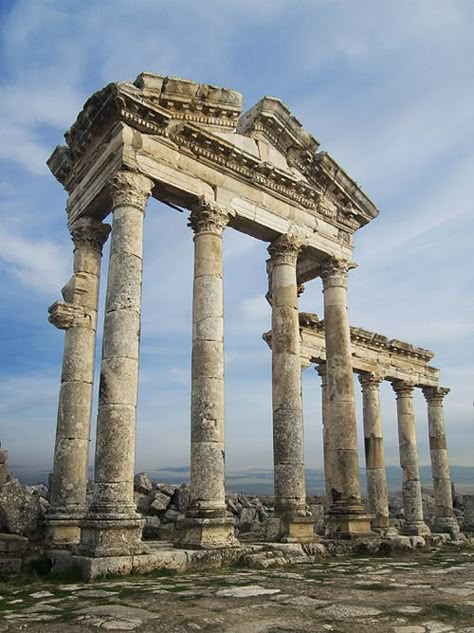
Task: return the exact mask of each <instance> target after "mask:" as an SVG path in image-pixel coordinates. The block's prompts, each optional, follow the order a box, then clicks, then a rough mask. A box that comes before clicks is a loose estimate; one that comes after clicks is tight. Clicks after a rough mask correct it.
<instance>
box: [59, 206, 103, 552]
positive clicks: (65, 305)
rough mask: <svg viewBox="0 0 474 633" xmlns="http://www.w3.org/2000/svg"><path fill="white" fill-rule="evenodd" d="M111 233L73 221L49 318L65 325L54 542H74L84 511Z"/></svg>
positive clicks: (88, 222)
mask: <svg viewBox="0 0 474 633" xmlns="http://www.w3.org/2000/svg"><path fill="white" fill-rule="evenodd" d="M109 232H110V226H109V225H107V224H102V223H101V222H99V221H97V220H95V219H93V218H90V217H84V218H81V219H79V220H77V221H76V222H75V223H74V225H73V226H72V227H71V235H72V239H73V243H74V258H73V271H74V274H73V276H72V278H71V279H70V281H69V282H68V283H67V285H66V286H65V287H64V288H63V291H62V294H63V298H64V302H56V303H54V304H53V305H52V306H51V307H50V309H49V313H50V314H49V320H50V322H51V323H53V324H54V325H55V326H56V327H58V328H60V329H64V330H65V337H64V355H63V367H62V374H61V388H60V392H59V404H58V415H57V427H56V443H55V449H54V465H53V477H52V484H51V492H50V503H51V506H50V509H49V511H48V515H47V523H48V528H49V530H48V531H49V539H50V540H51V541H52V542H53V543H55V544H56V545H60V544H62V545H67V544H73V543H75V542H78V540H79V527H78V519H79V518H81V517H82V516H83V514H84V512H85V510H86V493H87V479H88V476H87V469H88V463H89V436H90V427H91V411H92V397H93V382H94V357H95V343H96V334H97V309H98V299H99V276H100V265H101V257H102V247H103V244H104V242H105V240H106V239H107V236H108V235H109Z"/></svg>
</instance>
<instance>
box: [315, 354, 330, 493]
mask: <svg viewBox="0 0 474 633" xmlns="http://www.w3.org/2000/svg"><path fill="white" fill-rule="evenodd" d="M315 369H316V371H317V372H318V374H319V375H320V377H321V415H322V422H323V461H324V484H325V490H326V503H327V504H328V505H329V503H330V499H331V489H332V481H331V451H330V448H329V439H330V433H329V430H328V413H327V409H328V382H327V375H326V363H321V364H320V365H317V366H316V367H315Z"/></svg>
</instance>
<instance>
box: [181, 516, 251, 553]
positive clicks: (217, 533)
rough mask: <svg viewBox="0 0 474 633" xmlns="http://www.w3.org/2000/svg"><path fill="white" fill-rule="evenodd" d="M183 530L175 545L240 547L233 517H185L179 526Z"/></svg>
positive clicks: (214, 547) (201, 547) (203, 547)
mask: <svg viewBox="0 0 474 633" xmlns="http://www.w3.org/2000/svg"><path fill="white" fill-rule="evenodd" d="M176 527H177V528H178V530H179V531H180V532H181V534H180V536H179V537H178V539H177V541H176V543H175V545H176V547H186V548H188V549H221V548H226V547H240V543H239V541H238V539H236V538H235V536H234V521H233V519H231V518H227V517H221V518H207V519H203V518H199V517H192V518H185V519H182V521H179V522H178V524H177V526H176Z"/></svg>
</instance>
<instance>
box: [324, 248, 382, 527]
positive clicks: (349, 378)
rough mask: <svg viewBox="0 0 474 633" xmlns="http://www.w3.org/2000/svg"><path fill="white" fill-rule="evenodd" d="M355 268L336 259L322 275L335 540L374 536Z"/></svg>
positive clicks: (331, 523) (331, 522)
mask: <svg viewBox="0 0 474 633" xmlns="http://www.w3.org/2000/svg"><path fill="white" fill-rule="evenodd" d="M353 267H354V264H352V263H351V262H347V261H344V260H336V259H331V260H329V261H328V262H326V263H325V264H324V266H323V268H322V271H321V277H322V280H323V289H324V324H325V341H326V372H327V392H328V395H327V418H328V425H327V429H328V434H329V440H328V444H329V456H330V463H331V501H330V508H329V512H328V531H329V535H330V536H335V537H345V536H348V537H350V536H353V535H361V534H370V533H371V529H370V516H368V515H367V514H366V511H365V508H364V506H363V504H362V500H361V493H360V481H359V457H358V448H357V426H356V414H355V404H354V377H353V368H352V350H351V341H350V330H349V320H348V314H347V288H346V277H347V272H348V271H349V270H350V269H351V268H353Z"/></svg>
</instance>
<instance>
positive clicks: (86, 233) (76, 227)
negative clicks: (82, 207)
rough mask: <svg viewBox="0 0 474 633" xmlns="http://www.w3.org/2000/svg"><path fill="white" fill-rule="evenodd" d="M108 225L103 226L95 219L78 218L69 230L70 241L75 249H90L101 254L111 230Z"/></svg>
mask: <svg viewBox="0 0 474 633" xmlns="http://www.w3.org/2000/svg"><path fill="white" fill-rule="evenodd" d="M111 228H112V227H111V226H110V224H103V223H102V222H99V221H98V220H96V219H95V218H89V217H84V218H79V219H78V220H76V221H75V222H74V224H73V225H72V226H71V228H70V232H71V237H72V241H73V242H74V247H75V248H83V247H87V248H92V249H93V250H95V251H97V252H99V253H102V247H103V246H104V244H105V242H106V241H107V238H108V237H109V233H110V230H111Z"/></svg>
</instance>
